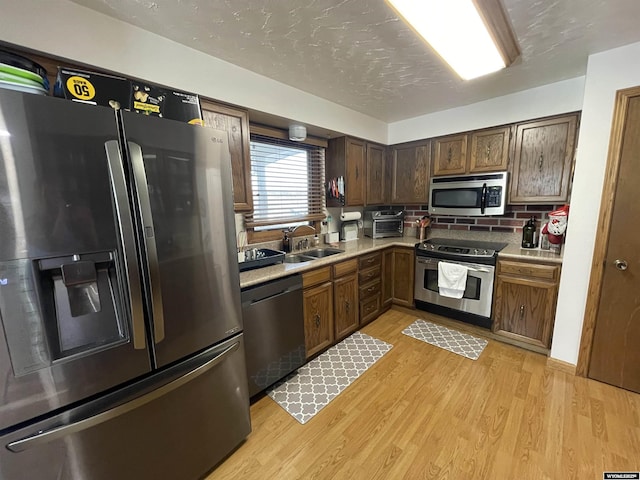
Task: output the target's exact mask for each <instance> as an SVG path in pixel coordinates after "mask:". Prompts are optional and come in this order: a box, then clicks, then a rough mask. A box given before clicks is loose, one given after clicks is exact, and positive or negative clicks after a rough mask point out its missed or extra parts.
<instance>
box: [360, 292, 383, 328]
mask: <svg viewBox="0 0 640 480" xmlns="http://www.w3.org/2000/svg"><path fill="white" fill-rule="evenodd" d="M379 313H380V295H375V296H373V297H371V298H368V299H367V300H364V301H361V302H360V326H362V325H364V324H365V323H369V322H370V321H371V320H373V319H374V318H376V317H377V316H378V314H379Z"/></svg>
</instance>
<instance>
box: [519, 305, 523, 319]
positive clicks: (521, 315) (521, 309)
mask: <svg viewBox="0 0 640 480" xmlns="http://www.w3.org/2000/svg"><path fill="white" fill-rule="evenodd" d="M522 317H524V305H520V318H522Z"/></svg>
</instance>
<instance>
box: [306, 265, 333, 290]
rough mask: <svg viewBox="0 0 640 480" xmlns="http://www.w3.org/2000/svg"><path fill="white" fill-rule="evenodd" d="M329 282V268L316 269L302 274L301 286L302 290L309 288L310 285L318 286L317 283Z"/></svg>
mask: <svg viewBox="0 0 640 480" xmlns="http://www.w3.org/2000/svg"><path fill="white" fill-rule="evenodd" d="M330 280H331V267H323V268H318V269H317V270H312V271H310V272H305V273H303V274H302V286H303V287H304V288H307V287H311V286H312V285H318V284H319V283H324V282H328V281H330Z"/></svg>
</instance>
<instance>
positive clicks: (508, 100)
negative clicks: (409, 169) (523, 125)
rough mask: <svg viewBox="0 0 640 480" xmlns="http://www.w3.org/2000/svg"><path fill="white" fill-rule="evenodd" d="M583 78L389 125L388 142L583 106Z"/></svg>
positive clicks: (503, 122)
mask: <svg viewBox="0 0 640 480" xmlns="http://www.w3.org/2000/svg"><path fill="white" fill-rule="evenodd" d="M583 91H584V77H577V78H572V79H570V80H563V81H561V82H556V83H551V84H549V85H544V86H542V87H537V88H532V89H529V90H523V91H521V92H517V93H512V94H510V95H505V96H502V97H496V98H492V99H489V100H485V101H483V102H478V103H473V104H471V105H465V106H463V107H457V108H452V109H450V110H443V111H441V112H435V113H431V114H428V115H421V116H419V117H415V118H410V119H408V120H402V121H399V122H394V123H391V124H389V144H394V143H400V142H408V141H411V140H418V139H421V138H429V137H436V136H438V135H447V134H449V133H456V132H464V131H467V130H475V129H478V128H485V127H491V126H494V125H504V124H507V123H515V122H518V121H521V120H531V119H533V118H538V117H546V116H549V115H555V114H560V113H567V112H574V111H577V110H580V109H581V108H582V97H583Z"/></svg>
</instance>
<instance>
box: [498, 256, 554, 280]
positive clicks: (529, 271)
mask: <svg viewBox="0 0 640 480" xmlns="http://www.w3.org/2000/svg"><path fill="white" fill-rule="evenodd" d="M498 273H499V274H507V275H518V276H523V277H534V278H541V279H544V280H550V281H555V280H558V277H559V274H560V267H559V266H558V265H536V264H534V263H522V262H510V261H506V260H500V261H499V262H498Z"/></svg>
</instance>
